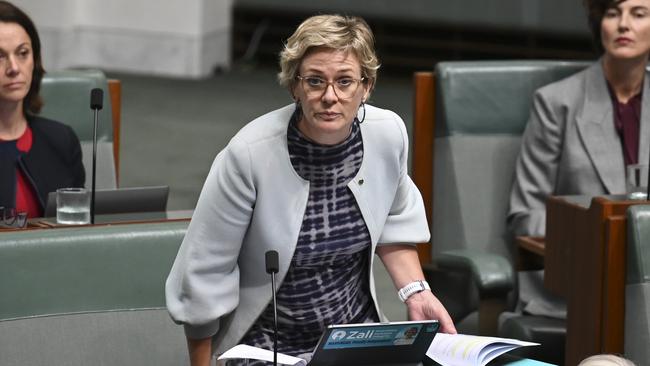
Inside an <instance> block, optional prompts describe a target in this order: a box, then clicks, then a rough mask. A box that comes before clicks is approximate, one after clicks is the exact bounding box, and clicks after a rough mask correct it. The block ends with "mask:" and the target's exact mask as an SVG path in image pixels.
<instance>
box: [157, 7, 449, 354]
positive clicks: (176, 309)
mask: <svg viewBox="0 0 650 366" xmlns="http://www.w3.org/2000/svg"><path fill="white" fill-rule="evenodd" d="M280 67H281V72H280V74H279V79H280V83H281V84H282V85H283V86H285V87H286V88H287V89H288V90H289V93H290V95H291V97H292V98H293V101H294V103H292V104H290V105H287V106H285V107H283V108H280V109H277V110H275V111H272V112H270V113H268V114H265V115H263V116H261V117H259V118H257V119H255V120H254V121H252V122H250V123H249V124H248V125H246V126H245V127H244V128H243V129H242V130H241V131H239V132H238V133H237V134H236V135H235V137H233V139H232V140H231V141H230V143H229V144H228V146H226V148H225V149H224V150H223V151H221V152H220V153H219V154H218V155H217V157H216V159H215V161H214V163H213V166H212V169H211V170H210V173H209V174H208V178H207V180H206V182H205V185H204V187H203V190H202V192H201V196H200V198H199V201H198V203H197V206H196V210H195V211H194V216H193V217H192V221H191V223H190V225H189V228H188V232H187V235H186V236H185V239H184V240H183V244H182V245H181V248H180V250H179V253H178V256H177V257H176V261H175V262H174V265H173V267H172V270H171V273H170V275H169V278H168V279H167V285H166V295H167V307H168V309H169V312H170V314H171V316H172V318H173V319H174V320H175V321H176V322H178V323H181V324H183V325H184V326H185V332H186V336H187V338H188V345H189V351H190V359H191V361H192V365H195V366H196V365H207V364H208V362H209V360H210V356H211V354H215V353H216V354H219V353H222V352H224V351H225V350H227V349H229V348H230V347H232V346H234V345H236V344H238V343H246V344H250V345H254V346H258V347H263V348H266V349H272V345H273V342H272V339H273V338H272V335H273V308H272V305H271V304H270V300H271V294H270V288H269V283H270V279H269V276H268V274H267V273H266V272H265V266H264V254H265V252H266V251H268V250H276V251H278V252H279V258H280V271H279V273H278V280H279V282H280V283H281V285H280V287H279V289H278V295H277V299H278V318H279V319H278V323H279V337H278V338H279V339H278V350H279V351H280V352H283V353H288V354H291V355H294V356H301V357H306V358H309V355H310V353H311V352H312V351H313V349H314V347H315V346H316V343H317V342H318V339H319V337H320V336H321V334H322V333H323V331H324V330H325V328H326V327H327V325H330V324H340V323H362V322H375V321H378V320H381V319H384V317H383V316H382V313H381V311H380V309H379V308H378V306H377V301H376V296H375V288H374V281H373V276H372V266H373V260H374V254H375V253H377V254H378V255H379V257H380V258H381V259H382V261H383V263H384V265H385V266H386V268H387V270H388V272H389V273H390V275H391V277H392V279H393V282H394V283H395V286H396V289H401V295H402V298H403V299H405V300H404V301H405V302H406V306H407V308H408V314H409V318H411V319H439V320H440V322H441V329H442V331H445V332H455V328H454V325H453V323H452V321H451V319H450V317H449V315H448V314H447V311H446V310H445V309H444V307H443V306H442V304H440V302H439V301H438V299H437V298H436V297H435V296H434V295H433V294H432V293H431V291H430V290H429V289H428V288H429V287H428V285H427V284H426V282H425V281H424V276H423V274H422V269H421V267H420V263H419V260H418V256H417V252H416V250H415V246H414V245H412V243H419V242H426V241H427V240H428V238H429V228H428V225H427V220H426V216H425V212H424V205H423V202H422V197H421V196H420V192H419V191H418V190H417V188H416V187H415V185H414V184H413V182H412V181H411V179H410V178H409V176H408V174H407V167H408V162H407V158H408V157H407V154H408V138H407V133H406V129H405V126H404V122H403V121H402V120H401V118H399V116H397V115H396V114H395V113H393V112H391V111H388V110H385V109H380V108H376V107H372V106H369V105H366V104H365V103H366V101H367V100H368V97H369V96H370V92H371V90H372V88H373V87H374V85H375V82H376V79H377V69H378V68H379V62H378V60H377V56H376V54H375V51H374V38H373V35H372V32H371V31H370V28H369V27H368V25H367V24H366V22H365V21H363V20H362V19H360V18H356V17H344V16H338V15H320V16H314V17H311V18H309V19H307V20H305V21H304V22H303V23H302V24H301V25H300V26H299V27H298V29H297V30H296V31H295V33H294V34H293V35H292V36H291V37H290V38H289V39H288V40H287V43H286V45H285V47H284V50H283V51H282V53H281V55H280Z"/></svg>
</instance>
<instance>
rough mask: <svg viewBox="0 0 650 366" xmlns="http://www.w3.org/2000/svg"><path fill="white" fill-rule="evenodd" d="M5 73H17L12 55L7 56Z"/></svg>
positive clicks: (16, 66) (16, 64)
mask: <svg viewBox="0 0 650 366" xmlns="http://www.w3.org/2000/svg"><path fill="white" fill-rule="evenodd" d="M5 73H6V74H7V75H15V74H17V73H18V63H17V62H16V58H15V57H13V56H9V57H7V63H6V69H5Z"/></svg>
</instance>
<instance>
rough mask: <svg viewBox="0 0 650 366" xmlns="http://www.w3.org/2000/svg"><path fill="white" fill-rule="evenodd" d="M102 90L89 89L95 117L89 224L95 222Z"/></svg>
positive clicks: (91, 106)
mask: <svg viewBox="0 0 650 366" xmlns="http://www.w3.org/2000/svg"><path fill="white" fill-rule="evenodd" d="M103 98H104V91H103V90H101V89H99V88H95V89H93V90H91V91H90V108H91V109H92V110H93V111H94V114H95V116H94V117H95V118H94V124H93V175H92V186H91V189H92V191H91V193H90V224H91V225H94V224H95V182H96V179H97V121H98V119H99V110H100V109H102V104H103Z"/></svg>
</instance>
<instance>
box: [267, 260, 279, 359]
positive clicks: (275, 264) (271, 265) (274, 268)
mask: <svg viewBox="0 0 650 366" xmlns="http://www.w3.org/2000/svg"><path fill="white" fill-rule="evenodd" d="M279 269H280V264H279V261H278V252H276V251H275V250H269V251H267V252H266V273H268V274H270V275H271V290H272V292H273V366H277V365H278V303H277V301H276V299H275V274H276V273H278V270H279Z"/></svg>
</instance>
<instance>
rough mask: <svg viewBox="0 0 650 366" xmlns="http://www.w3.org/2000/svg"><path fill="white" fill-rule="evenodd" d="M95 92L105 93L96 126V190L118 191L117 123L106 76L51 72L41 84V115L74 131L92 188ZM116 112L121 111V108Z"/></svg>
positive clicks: (78, 71)
mask: <svg viewBox="0 0 650 366" xmlns="http://www.w3.org/2000/svg"><path fill="white" fill-rule="evenodd" d="M94 88H100V89H102V90H103V91H104V106H103V109H102V110H101V111H100V112H99V118H98V123H97V141H98V144H97V188H98V189H102V188H115V187H116V186H117V172H116V161H117V156H116V155H115V151H114V149H113V147H114V143H115V142H116V141H115V140H116V139H115V138H114V136H113V129H114V127H113V124H114V123H115V121H114V119H113V105H112V100H111V98H110V93H109V86H108V81H107V79H106V76H105V75H104V73H102V72H101V71H98V70H64V71H53V72H48V73H47V74H45V76H44V77H43V81H42V83H41V96H42V98H43V102H44V105H43V109H42V110H41V112H40V115H41V116H43V117H46V118H50V119H54V120H56V121H59V122H63V123H65V124H67V125H68V126H70V127H72V129H73V130H74V131H75V133H76V134H77V136H78V137H79V141H80V142H81V149H82V154H83V162H84V167H85V168H86V186H87V187H90V182H91V178H90V176H91V171H92V153H93V150H92V141H93V125H94V124H93V120H94V112H93V111H92V110H91V109H90V91H91V90H92V89H94ZM118 100H119V99H118ZM117 109H118V110H119V106H118V108H117ZM118 113H119V112H118ZM118 121H119V118H118ZM118 123H119V122H118ZM118 129H119V128H118Z"/></svg>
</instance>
